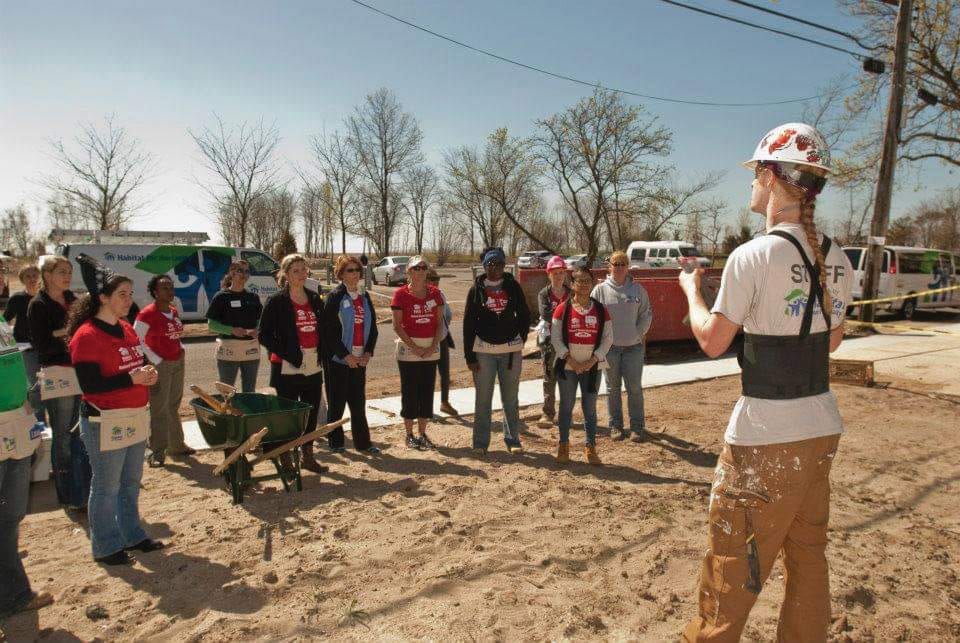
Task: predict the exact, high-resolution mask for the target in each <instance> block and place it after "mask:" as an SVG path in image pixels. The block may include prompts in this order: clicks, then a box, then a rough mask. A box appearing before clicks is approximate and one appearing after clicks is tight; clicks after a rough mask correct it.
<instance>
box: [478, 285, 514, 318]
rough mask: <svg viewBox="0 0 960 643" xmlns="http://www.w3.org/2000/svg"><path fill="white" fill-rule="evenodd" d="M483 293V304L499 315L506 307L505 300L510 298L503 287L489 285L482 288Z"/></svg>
mask: <svg viewBox="0 0 960 643" xmlns="http://www.w3.org/2000/svg"><path fill="white" fill-rule="evenodd" d="M483 295H484V297H485V300H484V304H485V305H486V306H487V308H488V309H489V310H490V311H491V312H494V313H496V314H497V315H499V314H500V313H502V312H503V311H504V310H506V308H507V301H508V300H509V299H510V298H509V297H508V296H507V291H506V290H504V289H503V288H490V287H489V286H487V287H485V288H484V289H483Z"/></svg>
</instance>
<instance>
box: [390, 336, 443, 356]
mask: <svg viewBox="0 0 960 643" xmlns="http://www.w3.org/2000/svg"><path fill="white" fill-rule="evenodd" d="M410 339H412V340H413V343H414V344H416V345H417V346H420V347H422V348H427V347H428V346H430V344H432V343H433V338H432V337H411V338H410ZM395 346H396V356H397V361H400V362H435V361H437V360H438V359H440V347H439V346H437V347H436V348H435V349H434V351H433V352H432V353H430V354H429V355H427V356H426V357H420V356H419V355H417V354H415V353H414V352H413V351H412V350H410V347H409V346H407V345H406V344H404V343H403V342H402V341H401V340H400V338H399V337H398V338H397V339H396V343H395Z"/></svg>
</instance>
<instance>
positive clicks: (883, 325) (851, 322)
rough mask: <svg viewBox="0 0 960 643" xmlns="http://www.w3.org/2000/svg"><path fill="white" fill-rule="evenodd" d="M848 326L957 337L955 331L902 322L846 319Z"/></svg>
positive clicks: (845, 322) (845, 323)
mask: <svg viewBox="0 0 960 643" xmlns="http://www.w3.org/2000/svg"><path fill="white" fill-rule="evenodd" d="M843 323H844V325H846V326H856V327H861V328H872V329H874V330H890V331H893V332H895V333H901V332H907V331H916V332H923V333H937V334H940V335H956V334H957V333H955V332H954V331H951V330H943V329H941V328H930V327H928V326H912V325H910V324H905V323H902V322H899V323H897V322H867V321H860V320H859V319H845V320H844V321H843Z"/></svg>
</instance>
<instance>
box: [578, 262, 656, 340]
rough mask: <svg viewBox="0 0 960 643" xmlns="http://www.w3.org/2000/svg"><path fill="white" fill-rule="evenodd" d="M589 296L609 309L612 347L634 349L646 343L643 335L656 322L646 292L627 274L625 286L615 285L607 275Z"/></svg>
mask: <svg viewBox="0 0 960 643" xmlns="http://www.w3.org/2000/svg"><path fill="white" fill-rule="evenodd" d="M590 296H591V297H593V298H594V299H596V300H597V301H599V302H600V303H601V304H603V305H604V306H606V307H607V311H609V313H610V319H611V321H612V322H613V345H614V346H633V345H635V344H639V343H641V342H643V336H644V335H646V334H647V331H648V330H650V322H652V321H653V309H652V308H651V307H650V298H649V297H647V291H646V289H645V288H644V287H643V286H641V285H640V282H639V281H635V280H634V278H633V277H631V276H630V275H627V277H626V279H624V281H623V285H621V286H617V285H616V284H614V283H613V277H611V276H608V277H607V278H606V279H605V280H604V281H602V282H600V283H599V284H597V285H596V286H594V288H593V292H592V293H590Z"/></svg>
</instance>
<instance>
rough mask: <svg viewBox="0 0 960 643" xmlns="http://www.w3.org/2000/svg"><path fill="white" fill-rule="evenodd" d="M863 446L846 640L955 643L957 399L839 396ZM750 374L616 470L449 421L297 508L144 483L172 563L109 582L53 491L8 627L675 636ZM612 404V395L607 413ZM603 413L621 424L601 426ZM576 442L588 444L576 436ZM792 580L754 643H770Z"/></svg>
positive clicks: (657, 414)
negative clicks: (27, 595)
mask: <svg viewBox="0 0 960 643" xmlns="http://www.w3.org/2000/svg"><path fill="white" fill-rule="evenodd" d="M835 390H836V392H837V395H838V397H839V399H840V406H841V409H842V412H843V415H844V417H845V420H846V427H847V433H846V435H845V436H844V438H843V440H842V441H841V447H840V451H839V453H838V456H837V458H836V461H835V467H834V474H833V481H834V492H833V514H832V520H831V524H832V528H831V544H830V547H829V550H828V556H829V560H830V563H831V567H832V570H833V581H832V597H833V610H834V614H835V621H834V623H833V625H832V628H831V639H832V640H837V641H869V640H937V641H941V640H957V639H958V637H960V590H958V589H957V588H958V578H957V574H958V571H957V561H958V560H960V514H958V512H957V510H956V497H957V491H958V480H960V450H958V447H960V435H958V431H957V429H958V427H957V400H953V399H933V398H931V397H928V396H926V395H923V394H917V393H912V392H905V391H901V390H884V389H880V388H869V389H867V388H854V387H849V386H843V385H837V386H835ZM737 393H738V381H737V379H736V378H725V379H722V380H716V381H712V382H703V383H696V384H688V385H678V386H672V387H666V388H661V389H654V390H650V391H648V393H647V412H648V417H649V421H648V422H649V427H650V428H651V429H652V430H654V431H657V432H662V433H661V434H660V435H659V438H658V439H657V440H656V441H655V442H652V443H647V444H634V443H631V442H626V443H614V442H612V441H610V439H609V438H608V437H607V436H606V432H605V431H604V432H602V434H601V438H600V443H599V449H600V453H601V456H602V457H603V458H604V461H605V465H604V466H602V467H591V466H588V465H585V464H583V457H582V453H581V452H580V450H579V449H576V450H575V454H574V456H575V460H576V462H574V463H573V464H571V465H569V466H567V467H564V468H559V467H557V466H556V465H555V464H554V462H553V452H554V449H555V437H554V434H553V432H552V431H550V430H545V429H539V428H535V422H534V419H535V417H536V413H533V412H532V411H526V412H524V415H525V417H526V418H527V419H528V421H529V423H530V427H531V428H530V431H531V432H530V434H529V435H527V436H526V437H525V446H526V451H525V453H524V454H523V455H521V456H510V455H508V454H506V453H505V452H504V451H503V446H502V442H501V441H499V440H497V439H496V438H495V439H494V440H493V443H492V447H493V448H492V450H491V452H490V454H489V455H488V456H487V457H486V458H484V459H477V458H475V457H474V456H473V455H472V454H471V453H470V451H469V449H468V448H467V447H468V446H469V435H470V433H469V429H468V428H467V427H466V426H464V425H461V424H457V423H447V424H440V423H437V424H435V425H434V426H433V427H432V436H433V437H434V440H435V441H436V442H438V443H440V444H442V445H444V446H442V447H441V448H440V449H438V450H437V451H435V452H411V451H408V450H406V449H405V448H404V447H402V446H401V436H400V431H399V430H398V429H397V428H390V429H384V430H379V431H377V432H376V433H375V438H374V439H375V441H376V442H377V443H379V444H381V445H382V446H383V447H385V452H384V454H383V456H381V457H379V458H376V459H370V458H367V457H361V456H359V455H357V454H355V453H352V452H348V453H347V454H346V455H345V456H344V457H336V458H331V457H326V458H325V459H326V460H327V462H328V464H330V465H331V469H332V471H331V472H330V473H329V474H325V475H324V476H323V477H317V476H315V475H312V474H308V475H307V476H306V477H305V480H304V485H305V489H304V490H303V492H301V493H290V494H286V493H284V492H283V491H282V490H280V489H279V485H278V484H276V483H273V482H270V483H264V484H263V485H262V486H261V487H260V489H259V490H258V491H255V492H253V493H251V494H250V495H249V497H248V498H247V500H246V502H245V503H244V504H243V505H241V506H232V505H230V503H229V498H228V496H227V494H226V493H225V492H224V491H223V490H222V488H221V487H220V483H219V481H218V480H217V479H215V478H214V477H213V476H212V474H211V470H212V468H213V466H214V465H215V464H216V463H217V462H218V460H219V458H220V456H219V455H217V454H214V453H205V454H202V455H200V457H198V458H196V459H191V460H186V461H180V462H177V463H175V464H173V465H172V466H170V467H169V468H168V469H165V470H154V469H148V470H146V471H145V474H144V479H143V493H142V496H141V498H142V513H143V516H144V519H145V522H146V523H147V525H148V527H147V529H148V532H149V533H150V535H151V536H154V537H158V538H162V539H165V540H168V541H169V542H170V544H171V547H170V548H169V549H167V550H165V551H161V552H155V553H151V554H142V555H140V556H138V559H137V563H136V564H135V565H134V566H132V567H128V568H120V569H115V568H113V569H105V568H101V567H99V566H97V565H96V564H94V563H93V562H92V561H91V559H90V556H89V541H88V539H87V536H86V534H85V533H84V527H85V526H84V523H83V521H82V520H80V521H74V520H71V519H70V518H68V517H67V516H66V515H65V514H64V513H63V511H61V510H59V509H56V508H55V507H54V506H53V505H54V499H53V493H52V490H51V488H50V485H49V483H45V484H40V485H35V486H34V491H35V493H34V496H33V513H31V515H29V516H28V517H27V519H26V520H25V521H24V523H23V525H22V530H21V538H20V541H21V546H22V549H23V550H24V556H25V561H26V566H27V570H28V573H29V574H30V577H31V579H32V580H33V583H34V585H35V588H36V589H40V590H50V591H52V592H53V593H54V594H55V596H56V598H57V602H56V604H55V605H54V606H52V607H49V608H46V609H44V610H42V611H41V612H40V613H39V615H38V614H36V613H33V614H26V615H19V616H17V617H15V618H12V619H9V620H8V621H7V622H5V623H4V624H3V627H4V628H5V629H6V631H7V635H8V636H9V637H10V639H11V640H18V641H19V640H31V639H37V638H39V639H43V640H54V641H64V640H77V639H80V640H93V639H99V640H150V639H153V640H160V639H162V640H188V641H201V640H203V641H233V640H246V639H269V640H306V639H310V638H314V637H317V638H319V637H323V638H329V639H334V640H373V639H381V640H382V639H387V640H408V639H418V640H419V639H424V640H444V641H449V640H458V641H459V640H464V641H466V640H504V641H507V640H509V641H516V640H525V641H526V640H530V641H539V640H548V639H553V640H557V639H564V638H569V639H577V640H645V641H647V640H648V641H661V640H675V639H676V638H677V635H678V633H679V632H680V630H681V629H682V627H683V625H684V624H685V623H686V621H687V620H688V619H689V618H690V616H691V615H692V614H693V613H694V611H695V609H696V605H695V595H696V589H695V588H696V576H697V570H698V565H699V560H700V556H701V554H702V552H703V550H704V547H705V529H706V504H707V493H708V483H709V480H710V479H711V476H712V467H713V465H714V463H715V461H716V456H717V454H718V453H719V450H720V448H721V436H722V432H723V427H724V425H725V421H726V417H727V415H728V413H729V410H730V408H731V406H732V404H733V401H734V400H735V398H736V396H737ZM604 406H605V405H604V404H603V403H602V402H601V409H603V407H604ZM601 415H605V414H604V413H602V414H601ZM573 439H574V441H575V442H579V440H580V436H579V435H578V434H577V433H574V438H573ZM782 591H783V578H782V567H780V564H779V563H778V564H777V567H776V568H775V569H774V572H773V574H772V576H771V578H770V580H768V581H767V584H766V586H765V589H764V592H763V594H762V596H761V598H760V600H759V602H758V604H757V606H756V608H755V609H754V612H753V615H752V618H751V621H750V624H749V626H748V629H747V632H746V635H745V637H744V638H745V640H750V641H764V640H772V639H773V637H774V632H775V624H776V615H777V609H778V605H779V600H780V598H781V596H782Z"/></svg>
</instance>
